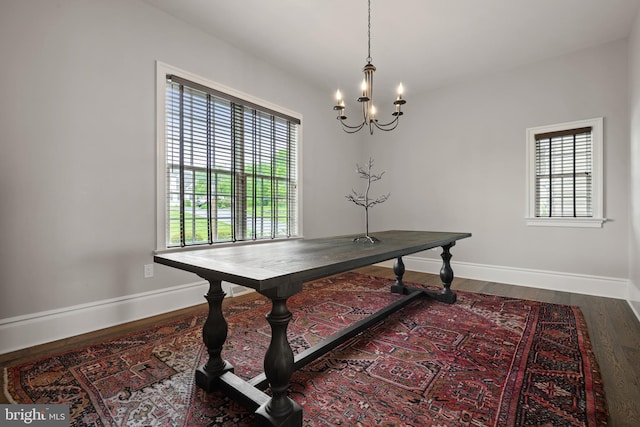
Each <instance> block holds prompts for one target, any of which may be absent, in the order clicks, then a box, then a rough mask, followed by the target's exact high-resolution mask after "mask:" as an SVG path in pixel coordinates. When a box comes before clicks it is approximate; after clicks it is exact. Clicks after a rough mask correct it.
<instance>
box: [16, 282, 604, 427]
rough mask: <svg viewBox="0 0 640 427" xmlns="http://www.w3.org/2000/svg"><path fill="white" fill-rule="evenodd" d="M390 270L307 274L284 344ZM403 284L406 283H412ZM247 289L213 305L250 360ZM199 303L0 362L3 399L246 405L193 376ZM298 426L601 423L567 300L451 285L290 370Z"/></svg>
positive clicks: (352, 301) (373, 296) (202, 354)
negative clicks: (165, 317)
mask: <svg viewBox="0 0 640 427" xmlns="http://www.w3.org/2000/svg"><path fill="white" fill-rule="evenodd" d="M391 283H392V281H390V280H388V279H381V278H377V277H373V276H367V275H362V274H356V273H352V272H350V273H345V274H342V275H339V276H333V277H330V278H326V279H322V280H318V281H315V282H312V283H308V284H306V285H305V291H304V292H302V293H300V294H298V295H296V296H294V297H292V298H291V299H290V300H289V304H288V305H289V309H290V311H291V312H292V313H293V317H294V318H293V320H292V322H291V323H290V325H289V331H288V332H289V339H290V342H291V345H292V347H293V349H294V353H297V352H299V351H301V350H303V349H305V348H308V347H309V346H312V345H314V344H316V343H317V342H319V341H321V340H322V339H323V338H324V337H327V336H329V335H331V334H333V333H335V332H337V331H338V330H339V329H341V328H343V327H344V326H347V325H350V324H352V323H354V322H356V321H358V320H361V319H362V318H363V317H365V316H367V315H368V314H371V313H373V312H375V311H377V310H378V309H379V308H381V307H383V306H385V305H386V304H388V303H389V302H391V301H393V300H395V299H396V298H398V296H397V295H393V294H390V293H389V286H390V284H391ZM414 286H416V285H414ZM269 309H270V303H269V301H268V300H267V299H265V298H263V297H262V296H260V295H255V297H251V298H249V299H247V300H245V301H244V302H241V303H237V304H233V305H231V306H229V307H228V308H226V309H225V316H226V319H227V321H228V323H229V336H228V340H227V345H226V347H225V350H224V351H223V357H224V358H225V359H227V360H229V361H230V362H231V363H232V364H233V365H234V366H235V372H236V374H237V375H239V376H240V377H243V378H246V379H249V378H251V377H253V376H255V375H257V374H259V373H260V371H261V369H262V360H263V357H264V353H265V351H266V348H267V346H268V345H269V335H270V328H269V325H268V324H267V322H266V320H265V315H266V314H267V312H268V311H269ZM204 318H205V313H202V314H200V315H197V316H192V317H188V318H184V319H181V320H179V321H174V322H170V323H166V324H161V325H157V326H156V327H153V328H150V329H147V330H144V331H141V332H138V333H132V334H129V335H127V336H123V337H121V338H119V339H114V340H112V341H108V342H104V343H101V344H99V345H94V346H90V347H86V348H79V349H77V350H74V351H69V352H67V353H64V354H59V355H56V356H53V357H48V358H45V359H41V360H35V361H32V362H30V363H26V364H22V365H19V366H12V367H9V368H7V369H6V370H5V378H6V381H7V390H8V393H9V394H10V396H8V397H9V398H10V400H11V401H14V402H16V403H65V404H70V405H71V416H72V425H74V426H89V425H99V426H132V425H133V426H136V425H139V426H218V425H220V426H222V425H224V426H226V425H229V426H236V425H238V426H239V425H243V426H244V425H252V424H253V415H252V413H251V412H249V411H247V410H246V409H245V408H243V407H242V406H240V405H238V404H236V403H234V402H232V401H230V400H229V399H228V398H227V397H225V396H224V395H222V394H221V393H217V392H214V393H210V394H207V393H204V392H203V391H202V390H200V389H199V388H198V387H196V386H195V384H194V382H195V379H194V370H195V368H196V367H197V366H198V365H200V364H202V363H204V361H205V360H206V351H205V349H204V346H203V344H202V338H201V328H202V324H203V322H204ZM290 396H291V397H292V398H293V399H294V400H296V401H297V402H298V403H299V404H300V405H302V407H303V408H304V425H306V426H336V425H340V426H372V425H384V426H442V427H445V426H597V425H606V424H607V410H606V404H605V398H604V394H603V388H602V382H601V379H600V374H599V371H598V366H597V363H596V360H595V357H594V354H593V352H592V350H591V344H590V341H589V337H588V335H587V329H586V324H585V322H584V319H583V316H582V313H581V312H580V311H579V309H578V308H576V307H570V306H562V305H555V304H547V303H540V302H534V301H524V300H518V299H511V298H504V297H497V296H489V295H481V294H475V293H467V292H458V302H457V303H456V304H454V305H448V304H443V303H438V302H434V301H432V300H429V299H420V300H418V301H416V302H414V303H412V304H411V305H409V306H408V307H405V308H404V309H402V310H401V311H399V312H397V313H395V314H394V315H392V316H390V317H389V318H387V319H386V320H385V321H384V322H381V323H379V324H377V325H376V326H374V327H372V328H371V329H369V330H367V331H366V332H364V333H362V334H360V335H358V336H356V337H355V338H353V339H351V340H350V341H348V342H346V343H344V344H343V345H341V346H340V347H338V348H337V349H335V350H334V351H332V352H330V353H328V354H326V355H325V356H323V357H321V358H320V359H318V360H316V361H315V362H313V363H311V364H309V365H307V366H306V367H304V368H303V369H301V370H300V371H297V372H296V373H294V375H293V378H292V382H291V387H290Z"/></svg>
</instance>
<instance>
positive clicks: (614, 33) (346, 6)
mask: <svg viewBox="0 0 640 427" xmlns="http://www.w3.org/2000/svg"><path fill="white" fill-rule="evenodd" d="M145 1H146V2H147V3H149V4H151V5H153V6H155V7H157V8H159V9H162V10H164V11H166V12H167V13H169V14H171V15H173V16H175V17H177V18H179V19H181V20H183V21H185V22H187V23H189V24H191V25H193V26H195V27H198V28H200V29H201V30H202V31H205V32H207V33H209V34H211V35H213V36H215V37H216V38H218V39H221V40H223V41H226V42H227V43H229V44H232V45H234V46H235V47H237V48H239V49H241V50H243V51H245V52H247V53H249V54H251V55H253V56H256V57H259V58H261V59H263V60H265V61H267V62H269V63H271V64H273V65H275V66H277V67H279V68H281V69H283V70H287V71H288V72H290V73H293V74H294V75H298V76H300V77H302V78H304V79H306V80H308V81H309V82H310V83H312V84H314V85H315V86H317V87H318V88H320V89H322V90H327V91H330V92H331V93H332V94H333V92H335V89H338V88H340V89H341V90H342V91H343V93H346V94H347V96H351V91H353V96H354V97H355V96H356V91H357V90H358V88H359V84H360V81H361V80H362V73H361V69H362V66H363V65H364V64H365V63H366V57H367V1H366V0H145ZM371 3H372V4H371V56H372V58H373V60H372V63H373V64H374V65H375V66H376V67H377V72H376V75H375V80H376V84H375V87H376V93H377V94H378V97H380V96H383V95H385V96H386V93H385V92H387V91H388V92H389V95H388V96H392V95H393V91H394V90H395V87H396V86H397V84H398V83H399V82H402V83H403V85H404V86H405V92H406V97H407V98H410V97H411V93H417V92H421V91H426V90H431V89H434V88H437V87H440V86H443V85H446V84H450V83H452V82H455V81H458V80H461V79H468V78H472V77H473V76H476V75H482V74H488V73H495V72H499V71H501V70H506V69H510V68H514V67H519V66H522V65H525V64H527V63H531V62H536V61H540V60H543V59H546V58H551V57H555V56H560V55H564V54H567V53H570V52H574V51H578V50H581V49H584V48H588V47H591V46H597V45H601V44H604V43H607V42H610V41H613V40H617V39H621V38H625V37H627V36H628V34H629V32H630V30H631V27H632V25H633V22H634V20H635V17H636V14H637V11H638V7H639V5H640V0H372V2H371ZM345 98H346V97H345Z"/></svg>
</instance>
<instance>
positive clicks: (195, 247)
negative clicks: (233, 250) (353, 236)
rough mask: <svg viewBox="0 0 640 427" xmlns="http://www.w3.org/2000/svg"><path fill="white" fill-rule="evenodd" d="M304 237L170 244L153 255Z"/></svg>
mask: <svg viewBox="0 0 640 427" xmlns="http://www.w3.org/2000/svg"><path fill="white" fill-rule="evenodd" d="M298 239H304V237H303V236H301V235H299V236H292V237H279V238H276V239H260V240H238V241H236V242H220V243H213V244H206V243H203V244H201V245H188V246H183V247H181V246H172V247H170V248H159V249H156V250H155V251H154V252H153V253H154V255H161V254H167V253H171V252H181V251H197V250H203V249H215V248H223V247H225V246H238V245H261V244H263V243H269V242H271V243H273V242H282V241H285V240H298Z"/></svg>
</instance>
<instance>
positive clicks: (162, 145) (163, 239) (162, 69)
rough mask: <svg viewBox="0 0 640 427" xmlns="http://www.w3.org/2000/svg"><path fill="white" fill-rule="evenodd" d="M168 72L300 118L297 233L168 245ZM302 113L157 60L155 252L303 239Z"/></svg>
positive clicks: (267, 108) (256, 104) (298, 133)
mask: <svg viewBox="0 0 640 427" xmlns="http://www.w3.org/2000/svg"><path fill="white" fill-rule="evenodd" d="M167 75H175V76H179V77H181V78H183V79H186V80H190V81H192V82H195V83H197V84H200V85H203V86H205V87H208V88H211V89H213V90H216V91H219V92H221V93H224V94H226V95H229V96H230V97H234V98H237V99H241V100H243V101H246V103H247V104H248V105H251V104H253V105H254V106H257V107H259V108H261V109H264V110H266V111H273V112H277V113H281V114H283V115H286V116H290V117H293V118H296V119H298V120H299V121H300V124H299V125H298V129H297V146H296V153H295V156H296V157H295V161H296V168H297V185H296V190H297V191H296V200H297V203H296V206H295V210H296V222H297V231H298V232H297V235H296V236H293V237H286V238H285V237H281V238H280V237H276V238H270V239H255V240H251V239H249V240H238V241H229V242H217V243H213V244H196V245H187V246H169V242H168V239H167V220H168V218H167V205H166V203H167V193H166V191H167V174H166V154H167V151H166V107H167V105H166V81H167ZM302 218H303V215H302V115H301V114H299V113H297V112H294V111H291V110H288V109H286V108H283V107H280V106H278V105H275V104H273V103H271V102H268V101H265V100H263V99H260V98H257V97H255V96H252V95H249V94H246V93H243V92H240V91H238V90H235V89H233V88H230V87H227V86H224V85H222V84H220V83H217V82H214V81H211V80H208V79H206V78H204V77H201V76H198V75H195V74H193V73H190V72H188V71H185V70H182V69H179V68H176V67H173V66H171V65H168V64H165V63H163V62H160V61H156V252H158V253H159V252H167V251H176V250H193V249H202V248H207V247H217V246H224V245H237V244H255V243H262V242H265V241H273V240H285V239H291V238H301V237H302V235H303V233H302V230H303V224H302Z"/></svg>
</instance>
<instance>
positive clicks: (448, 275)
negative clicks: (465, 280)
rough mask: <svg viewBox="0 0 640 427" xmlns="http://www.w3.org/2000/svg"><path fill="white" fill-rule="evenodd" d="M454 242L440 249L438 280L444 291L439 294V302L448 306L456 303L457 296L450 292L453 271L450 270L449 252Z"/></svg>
mask: <svg viewBox="0 0 640 427" xmlns="http://www.w3.org/2000/svg"><path fill="white" fill-rule="evenodd" d="M455 244H456V242H452V243H449V244H448V245H445V246H443V247H442V254H441V255H440V256H441V257H442V268H441V269H440V280H442V286H444V289H443V290H442V292H440V295H439V298H438V300H439V301H443V302H446V303H449V304H453V303H454V302H456V299H457V295H456V294H455V292H453V291H452V290H451V282H453V270H452V269H451V264H450V262H449V261H450V260H451V253H450V252H449V250H450V249H451V247H452V246H454V245H455Z"/></svg>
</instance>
